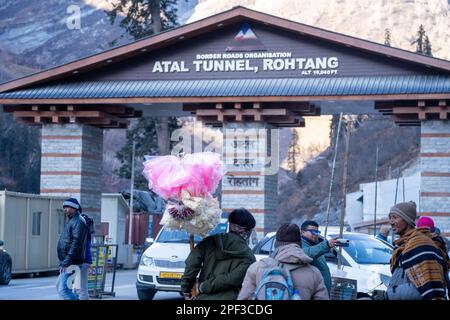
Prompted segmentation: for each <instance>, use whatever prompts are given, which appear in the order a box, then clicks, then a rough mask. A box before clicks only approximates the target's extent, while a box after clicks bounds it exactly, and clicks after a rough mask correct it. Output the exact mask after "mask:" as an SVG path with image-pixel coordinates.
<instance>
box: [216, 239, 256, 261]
mask: <svg viewBox="0 0 450 320" xmlns="http://www.w3.org/2000/svg"><path fill="white" fill-rule="evenodd" d="M213 237H214V242H215V244H216V247H217V249H218V250H217V251H216V255H217V259H219V260H223V259H229V258H244V257H248V255H249V253H250V248H249V247H248V245H247V242H246V241H245V240H244V239H243V238H242V237H241V236H238V235H237V234H234V233H219V234H216V235H214V236H213Z"/></svg>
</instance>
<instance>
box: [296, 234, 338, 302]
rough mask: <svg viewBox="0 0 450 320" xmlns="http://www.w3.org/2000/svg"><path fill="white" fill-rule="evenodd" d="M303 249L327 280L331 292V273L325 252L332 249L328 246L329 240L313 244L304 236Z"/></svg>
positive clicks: (325, 280) (326, 284)
mask: <svg viewBox="0 0 450 320" xmlns="http://www.w3.org/2000/svg"><path fill="white" fill-rule="evenodd" d="M302 249H303V251H304V252H305V253H306V255H307V256H309V257H311V258H312V259H313V262H312V263H311V264H312V265H313V266H315V267H316V268H317V269H319V271H320V273H321V274H322V277H323V280H324V282H325V286H326V287H327V290H328V293H330V290H331V273H330V268H328V264H327V260H326V259H325V254H326V253H328V252H330V250H331V249H330V247H329V246H328V241H327V240H322V241H321V242H319V243H317V244H313V243H311V242H310V241H309V240H308V239H307V238H305V237H302Z"/></svg>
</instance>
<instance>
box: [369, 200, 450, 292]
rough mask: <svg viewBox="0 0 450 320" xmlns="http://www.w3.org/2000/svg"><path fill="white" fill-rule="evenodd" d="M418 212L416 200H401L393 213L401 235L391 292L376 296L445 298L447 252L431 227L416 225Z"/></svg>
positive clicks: (392, 221) (394, 225) (391, 216)
mask: <svg viewBox="0 0 450 320" xmlns="http://www.w3.org/2000/svg"><path fill="white" fill-rule="evenodd" d="M416 216H417V211H416V204H415V203H414V202H412V201H409V202H402V203H398V204H396V205H395V206H393V207H392V208H391V210H390V212H389V222H390V224H391V226H392V230H393V231H394V232H395V233H396V234H398V235H400V239H398V240H396V241H395V242H394V245H395V247H396V248H395V250H394V252H393V254H392V258H391V272H392V278H391V281H390V283H389V286H388V289H387V292H382V291H378V292H377V293H376V294H375V297H374V298H375V299H377V300H381V299H387V300H444V299H445V298H446V288H447V286H448V265H447V261H446V259H445V257H446V254H445V252H443V251H442V250H441V248H440V244H439V243H438V242H436V241H434V240H433V234H432V233H431V232H430V230H429V229H428V228H418V229H416V228H415V221H416Z"/></svg>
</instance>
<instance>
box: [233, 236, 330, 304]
mask: <svg viewBox="0 0 450 320" xmlns="http://www.w3.org/2000/svg"><path fill="white" fill-rule="evenodd" d="M312 261H313V259H312V258H310V257H308V256H307V255H306V254H305V252H304V251H303V250H302V249H301V248H300V246H299V245H298V244H297V243H289V244H287V245H283V246H280V247H278V248H277V249H276V250H275V252H274V255H273V258H268V259H262V260H260V261H257V262H255V263H253V264H252V265H251V266H250V268H248V270H247V273H246V275H245V279H244V283H243V284H242V289H241V292H240V293H239V296H238V300H250V299H252V298H253V293H254V292H255V290H256V288H257V286H258V284H259V282H260V281H261V278H262V276H263V274H264V272H265V271H266V270H267V269H268V268H269V267H273V266H276V265H277V264H278V263H283V264H286V265H288V266H289V268H291V266H292V267H294V266H298V267H297V268H296V269H294V270H292V271H291V277H292V282H293V283H294V290H299V293H300V297H301V299H302V300H329V296H328V292H327V288H326V287H325V284H324V282H323V277H322V275H321V274H320V271H319V270H318V269H317V268H316V267H313V266H312V265H310V263H311V262H312Z"/></svg>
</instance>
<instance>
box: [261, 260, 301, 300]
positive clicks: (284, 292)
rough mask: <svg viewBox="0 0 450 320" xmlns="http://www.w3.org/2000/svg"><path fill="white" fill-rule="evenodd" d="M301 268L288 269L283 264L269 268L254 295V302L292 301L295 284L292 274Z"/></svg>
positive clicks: (291, 267)
mask: <svg viewBox="0 0 450 320" xmlns="http://www.w3.org/2000/svg"><path fill="white" fill-rule="evenodd" d="M269 259H270V258H269ZM262 260H266V259H262ZM299 267H300V266H290V268H288V267H286V266H285V265H283V264H282V263H278V265H276V266H270V267H268V268H267V269H266V270H265V272H264V274H263V276H262V277H261V280H260V281H259V284H258V286H257V287H256V290H255V292H254V293H253V300H292V296H293V294H294V283H293V281H292V277H291V272H292V271H293V270H295V269H297V268H299Z"/></svg>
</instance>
